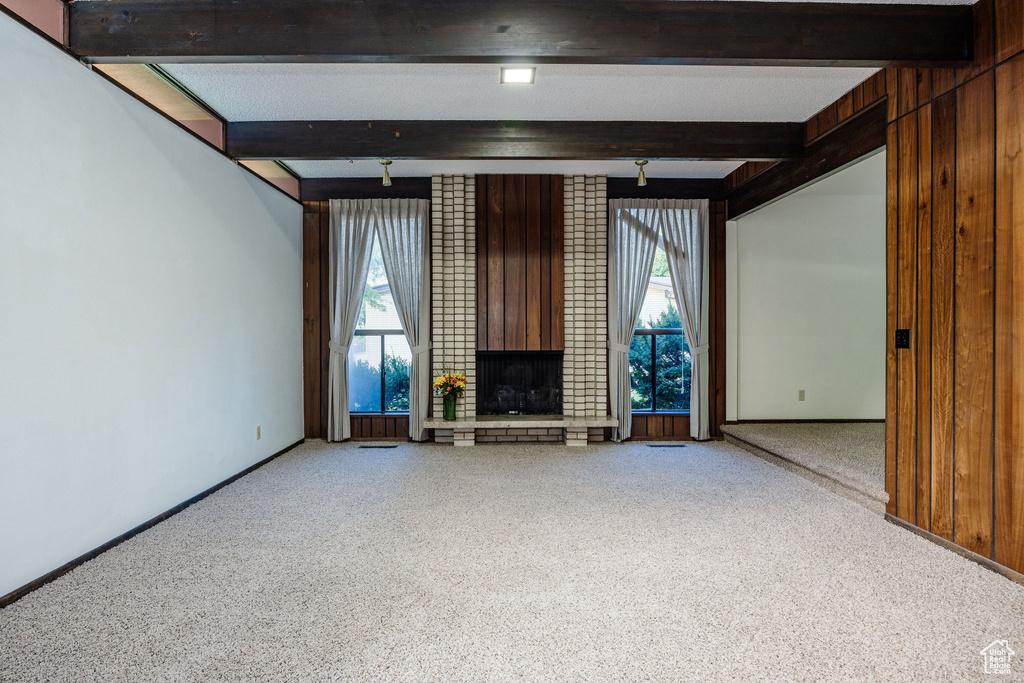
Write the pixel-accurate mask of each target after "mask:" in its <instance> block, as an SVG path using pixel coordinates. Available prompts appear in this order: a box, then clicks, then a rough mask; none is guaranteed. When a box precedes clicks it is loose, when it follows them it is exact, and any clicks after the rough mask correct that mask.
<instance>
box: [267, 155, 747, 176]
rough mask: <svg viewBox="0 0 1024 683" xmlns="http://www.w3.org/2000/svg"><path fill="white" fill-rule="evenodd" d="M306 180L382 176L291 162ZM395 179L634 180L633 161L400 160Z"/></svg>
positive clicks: (701, 171)
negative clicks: (518, 176) (533, 176)
mask: <svg viewBox="0 0 1024 683" xmlns="http://www.w3.org/2000/svg"><path fill="white" fill-rule="evenodd" d="M285 163H287V165H288V166H289V167H290V168H291V169H292V170H293V171H295V172H296V173H297V174H299V175H300V176H301V177H303V178H368V177H374V176H379V175H381V173H382V170H381V166H380V164H379V163H377V162H376V161H367V160H355V161H351V162H349V161H288V162H285ZM739 166H740V162H735V161H657V160H655V161H651V162H650V163H649V164H647V166H646V167H645V173H646V174H647V176H648V177H649V178H724V177H725V176H727V175H729V174H730V173H731V172H732V171H733V170H735V169H736V168H737V167H739ZM390 173H391V175H392V177H395V178H398V177H401V176H405V177H416V176H420V177H422V176H428V175H433V174H435V173H473V174H476V173H553V174H562V175H577V174H581V175H609V176H613V177H615V176H635V175H636V166H635V165H634V164H633V163H632V162H630V161H525V160H511V161H427V160H405V159H402V160H398V161H395V162H394V163H392V164H391V167H390Z"/></svg>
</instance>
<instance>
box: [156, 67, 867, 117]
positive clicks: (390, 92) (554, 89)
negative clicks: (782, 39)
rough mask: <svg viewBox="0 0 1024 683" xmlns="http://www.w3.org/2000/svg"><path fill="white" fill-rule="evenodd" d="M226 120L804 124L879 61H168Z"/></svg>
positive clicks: (173, 72)
mask: <svg viewBox="0 0 1024 683" xmlns="http://www.w3.org/2000/svg"><path fill="white" fill-rule="evenodd" d="M163 68H165V69H166V70H167V71H168V72H169V73H170V74H171V75H173V76H174V77H175V78H177V79H178V80H179V81H181V83H182V84H183V85H185V86H186V87H187V88H189V89H190V90H191V91H192V92H193V93H195V94H196V95H197V96H198V97H199V98H201V99H202V100H204V101H205V102H206V103H207V104H209V105H210V106H211V107H212V108H213V109H215V110H216V111H217V112H218V113H220V115H221V116H223V117H225V118H226V119H227V120H228V121H275V120H277V121H288V120H344V119H360V120H361V119H376V120H403V119H421V120H422V119H427V120H435V119H440V120H444V119H452V120H459V119H462V120H465V119H482V120H502V119H503V120H516V121H530V120H533V121H546V120H550V121H558V120H572V121H576V120H580V121H602V120H604V121H805V120H807V119H808V118H810V117H811V116H812V115H814V114H815V113H817V112H818V111H820V110H821V109H822V108H823V107H825V106H827V105H828V104H830V103H832V102H833V101H835V100H836V99H837V98H838V97H840V96H841V95H843V94H844V93H846V92H847V91H848V90H850V89H851V88H853V87H854V86H856V85H857V84H858V83H860V82H861V81H863V80H864V79H866V78H867V77H868V76H870V75H871V74H873V73H874V72H875V71H876V70H875V69H853V68H823V67H817V68H815V67H731V66H623V65H581V64H572V65H562V64H557V65H556V64H549V65H544V64H542V65H538V66H537V81H536V83H535V84H533V85H501V84H500V83H499V82H498V73H499V67H498V65H497V64H167V65H163Z"/></svg>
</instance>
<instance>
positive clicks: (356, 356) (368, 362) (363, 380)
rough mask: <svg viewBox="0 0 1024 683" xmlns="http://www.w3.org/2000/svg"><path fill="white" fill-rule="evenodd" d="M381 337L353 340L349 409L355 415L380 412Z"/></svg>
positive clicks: (349, 353) (349, 352)
mask: <svg viewBox="0 0 1024 683" xmlns="http://www.w3.org/2000/svg"><path fill="white" fill-rule="evenodd" d="M381 360H382V359H381V354H380V337H379V336H369V337H363V336H359V335H356V336H355V337H353V338H352V346H351V347H350V348H349V351H348V409H349V411H351V412H353V413H368V412H373V413H377V412H380V370H381Z"/></svg>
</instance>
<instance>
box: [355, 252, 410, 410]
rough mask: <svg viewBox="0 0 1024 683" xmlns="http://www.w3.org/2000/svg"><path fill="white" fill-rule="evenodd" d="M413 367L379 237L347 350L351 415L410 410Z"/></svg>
mask: <svg viewBox="0 0 1024 683" xmlns="http://www.w3.org/2000/svg"><path fill="white" fill-rule="evenodd" d="M411 366H412V351H411V349H410V348H409V342H408V341H407V340H406V338H405V333H404V332H402V323H401V322H400V321H399V318H398V310H397V309H396V308H395V302H394V299H392V298H391V288H390V287H389V286H388V278H387V274H386V273H385V272H384V260H383V258H382V257H381V253H380V247H379V246H378V245H377V241H376V239H375V240H374V243H373V252H372V254H371V256H370V274H369V276H368V277H367V279H366V291H365V292H364V293H363V305H362V308H360V309H359V319H358V322H357V323H356V333H355V336H354V337H353V338H352V345H351V346H350V347H349V351H348V409H349V412H350V413H406V412H408V411H409V370H410V368H411Z"/></svg>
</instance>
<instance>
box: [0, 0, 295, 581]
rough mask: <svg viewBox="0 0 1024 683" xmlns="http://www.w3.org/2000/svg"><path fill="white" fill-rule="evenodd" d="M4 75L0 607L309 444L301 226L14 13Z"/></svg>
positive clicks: (0, 110) (255, 184)
mask: <svg viewBox="0 0 1024 683" xmlns="http://www.w3.org/2000/svg"><path fill="white" fill-rule="evenodd" d="M0 61H2V62H3V64H4V67H3V69H0V93H2V95H0V150H2V152H3V154H2V158H3V163H0V549H2V550H0V595H3V594H6V593H8V592H10V591H11V590H14V589H16V588H18V587H20V586H22V585H24V584H25V583H28V582H29V581H32V580H34V579H36V578H38V577H40V576H42V575H43V574H46V573H47V572H49V571H51V570H53V569H55V568H56V567H58V566H60V565H62V564H64V563H65V562H67V561H69V560H71V559H73V558H75V557H77V556H79V555H81V554H82V553H84V552H87V551H88V550H91V549H92V548H95V547H97V546H99V545H101V544H103V543H105V542H106V541H108V540H110V539H111V538H114V537H116V536H118V535H120V534H122V533H124V532H125V531H127V530H129V529H131V528H133V527H135V526H136V525H138V524H140V523H141V522H144V521H146V520H148V519H150V518H152V517H153V516H155V515H157V514H159V513H161V512H163V511H164V510H167V509H168V508H171V507H173V506H174V505H177V504H178V503H180V502H182V501H184V500H186V499H188V498H190V497H192V496H194V495H195V494H197V493H199V492H201V491H203V490H205V489H206V488H208V487H210V486H212V485H214V484H216V483H218V482H220V481H223V480H224V479H226V478H227V477H229V476H231V475H233V474H235V473H237V472H239V471H241V470H243V469H245V468H246V467H248V466H249V465H252V464H253V463H256V462H258V461H259V460H261V459H263V458H265V457H267V456H269V455H271V454H273V453H275V452H277V451H279V450H281V449H283V448H285V447H286V446H288V445H290V444H292V443H294V442H296V441H298V440H299V439H301V438H302V435H303V433H302V430H303V421H302V369H301V363H302V343H301V332H302V306H301V301H302V291H301V287H302V280H301V268H302V264H301V246H302V244H301V224H302V216H301V207H300V206H299V204H297V203H296V202H294V201H292V200H290V199H288V198H287V197H285V196H284V195H282V194H281V193H279V192H278V191H276V190H274V189H272V188H270V187H269V186H267V185H266V184H265V183H263V182H262V181H261V180H259V179H257V178H255V177H253V176H252V175H250V174H249V173H247V172H245V171H243V170H242V169H240V168H238V167H237V166H235V165H234V164H233V163H231V161H229V160H228V159H226V158H225V157H223V156H221V155H220V154H218V153H216V152H215V151H214V150H212V149H210V148H208V147H206V146H205V145H203V144H202V143H200V142H198V141H197V140H195V139H193V138H192V137H191V136H190V135H189V134H187V133H185V132H184V131H182V130H180V129H178V128H177V127H176V126H175V125H173V124H171V123H170V122H168V121H166V120H165V119H163V118H162V117H160V116H159V115H158V114H156V113H155V112H153V111H151V110H149V109H148V108H147V107H145V106H144V105H142V104H140V103H139V102H137V101H135V100H134V99H132V98H131V97H129V96H128V95H126V94H125V93H123V92H121V91H120V90H118V89H117V88H115V87H114V86H113V85H111V84H109V83H107V82H106V81H104V80H103V79H102V78H101V77H100V76H99V75H98V74H94V73H91V72H90V71H88V70H87V69H86V68H84V67H83V66H81V65H80V64H78V63H77V62H76V61H75V60H73V59H71V58H70V57H68V56H66V55H64V54H63V53H61V52H60V51H59V50H57V49H55V48H54V47H52V46H50V45H48V44H46V43H45V42H44V41H43V40H42V39H40V38H38V37H37V36H35V35H33V34H32V33H30V32H29V31H28V30H26V29H25V28H23V27H21V26H20V25H18V24H16V23H15V22H14V21H12V20H11V19H10V18H8V17H6V16H4V15H2V14H0ZM256 425H261V426H262V439H261V440H260V441H257V440H256Z"/></svg>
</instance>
